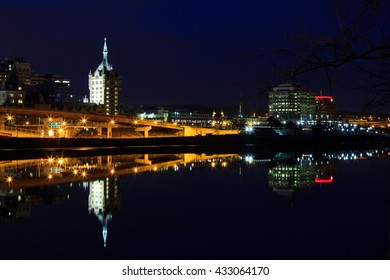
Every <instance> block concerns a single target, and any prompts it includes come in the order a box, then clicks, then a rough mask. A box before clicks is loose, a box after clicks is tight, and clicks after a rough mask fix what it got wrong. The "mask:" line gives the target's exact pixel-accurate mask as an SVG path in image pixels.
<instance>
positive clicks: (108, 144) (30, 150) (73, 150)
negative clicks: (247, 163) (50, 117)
mask: <svg viewBox="0 0 390 280" xmlns="http://www.w3.org/2000/svg"><path fill="white" fill-rule="evenodd" d="M369 148H390V137H389V136H384V135H292V136H291V135H290V136H287V135H286V136H279V135H277V136H259V135H209V136H194V137H161V138H160V137H155V138H119V139H118V138H111V139H108V138H69V139H68V138H0V159H3V160H4V159H11V158H12V159H14V158H23V157H30V158H32V157H39V156H45V155H47V154H48V153H62V154H64V155H68V156H83V155H86V156H88V155H96V154H102V155H109V154H127V153H130V154H134V153H137V154H138V153H186V152H187V153H206V154H212V153H245V152H253V153H274V152H280V151H295V152H307V153H316V152H320V151H337V150H353V149H369Z"/></svg>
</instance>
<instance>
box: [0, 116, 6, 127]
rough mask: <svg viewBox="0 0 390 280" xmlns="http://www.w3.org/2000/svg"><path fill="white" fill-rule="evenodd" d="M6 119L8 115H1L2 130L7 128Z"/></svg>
mask: <svg viewBox="0 0 390 280" xmlns="http://www.w3.org/2000/svg"><path fill="white" fill-rule="evenodd" d="M5 119H6V115H0V130H4V128H5Z"/></svg>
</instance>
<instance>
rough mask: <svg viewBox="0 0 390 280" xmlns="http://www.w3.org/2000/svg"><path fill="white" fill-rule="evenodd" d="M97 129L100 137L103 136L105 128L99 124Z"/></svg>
mask: <svg viewBox="0 0 390 280" xmlns="http://www.w3.org/2000/svg"><path fill="white" fill-rule="evenodd" d="M96 129H97V135H98V136H99V137H102V135H103V128H102V127H101V126H98V127H97V128H96Z"/></svg>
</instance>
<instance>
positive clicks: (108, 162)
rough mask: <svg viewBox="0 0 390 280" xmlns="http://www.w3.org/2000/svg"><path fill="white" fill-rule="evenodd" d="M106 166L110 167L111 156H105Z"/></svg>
mask: <svg viewBox="0 0 390 280" xmlns="http://www.w3.org/2000/svg"><path fill="white" fill-rule="evenodd" d="M107 167H108V168H111V167H112V156H107Z"/></svg>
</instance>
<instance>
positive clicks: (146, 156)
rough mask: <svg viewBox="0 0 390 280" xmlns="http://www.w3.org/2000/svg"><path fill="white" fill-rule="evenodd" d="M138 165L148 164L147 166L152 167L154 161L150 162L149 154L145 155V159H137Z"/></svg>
mask: <svg viewBox="0 0 390 280" xmlns="http://www.w3.org/2000/svg"><path fill="white" fill-rule="evenodd" d="M135 162H136V163H141V164H146V165H152V161H151V160H149V154H144V158H137V159H135Z"/></svg>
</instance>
